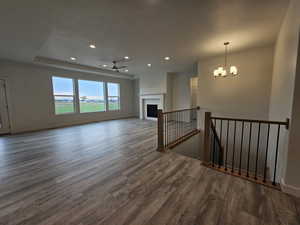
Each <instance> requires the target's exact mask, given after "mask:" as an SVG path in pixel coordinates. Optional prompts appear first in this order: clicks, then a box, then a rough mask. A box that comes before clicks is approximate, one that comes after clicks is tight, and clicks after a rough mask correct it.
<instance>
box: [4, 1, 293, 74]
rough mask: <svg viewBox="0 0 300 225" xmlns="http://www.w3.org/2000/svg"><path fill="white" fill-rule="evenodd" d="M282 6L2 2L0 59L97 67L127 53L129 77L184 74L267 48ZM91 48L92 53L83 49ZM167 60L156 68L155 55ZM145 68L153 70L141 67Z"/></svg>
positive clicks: (252, 3) (250, 3)
mask: <svg viewBox="0 0 300 225" xmlns="http://www.w3.org/2000/svg"><path fill="white" fill-rule="evenodd" d="M287 4H288V1H287V0H226V1H225V0H128V1H125V0H88V1H87V0H73V1H66V0H51V1H49V0H26V1H25V0H24V1H20V0H2V1H1V8H0V28H1V36H0V39H1V42H0V57H1V58H6V59H14V60H19V61H26V62H32V61H33V59H34V58H35V57H36V56H41V57H47V58H52V59H57V60H63V61H66V60H69V57H70V56H75V57H77V58H78V60H77V63H79V64H83V65H89V66H99V65H100V64H103V63H105V62H106V63H107V62H109V61H112V60H113V59H118V58H121V57H123V56H125V55H128V56H130V57H131V58H132V61H131V62H129V63H128V65H129V72H130V73H131V74H136V75H138V74H143V73H146V74H151V73H162V72H182V71H189V70H191V68H192V65H193V64H194V63H195V62H196V61H197V59H198V58H204V57H210V56H214V55H218V54H220V53H222V52H223V45H222V43H223V42H224V41H231V42H232V46H231V50H232V51H239V50H243V49H247V48H252V47H257V46H263V45H267V44H271V43H274V41H275V39H276V36H277V33H278V30H279V27H280V24H281V21H282V19H283V16H284V13H285V10H286V7H287ZM90 42H95V43H96V45H97V48H96V49H90V48H89V47H88V45H89V43H90ZM164 56H170V57H171V58H172V60H170V61H169V62H164V60H163V57H164ZM147 63H151V64H152V65H153V66H152V67H151V68H148V67H147V66H146V65H147Z"/></svg>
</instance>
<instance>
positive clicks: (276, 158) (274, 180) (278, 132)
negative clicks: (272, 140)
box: [272, 124, 280, 186]
mask: <svg viewBox="0 0 300 225" xmlns="http://www.w3.org/2000/svg"><path fill="white" fill-rule="evenodd" d="M279 137H280V124H278V130H277V140H276V153H275V165H274V166H275V167H274V176H273V182H272V184H273V185H274V186H275V185H276V170H277V160H278V146H279Z"/></svg>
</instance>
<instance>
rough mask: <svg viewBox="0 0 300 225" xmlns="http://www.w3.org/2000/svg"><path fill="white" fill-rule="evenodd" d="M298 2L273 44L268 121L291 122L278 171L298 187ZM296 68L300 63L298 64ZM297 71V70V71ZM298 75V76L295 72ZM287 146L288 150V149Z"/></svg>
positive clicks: (292, 5) (288, 12) (299, 7)
mask: <svg viewBox="0 0 300 225" xmlns="http://www.w3.org/2000/svg"><path fill="white" fill-rule="evenodd" d="M299 12H300V1H299V0H291V2H290V5H289V8H288V11H287V13H286V16H285V19H284V21H283V23H282V26H281V29H280V33H279V35H278V39H277V42H276V48H275V57H274V73H273V81H272V94H271V102H270V119H272V120H284V119H285V118H291V128H290V132H285V138H283V140H282V142H283V143H284V145H283V146H282V148H283V152H282V153H281V155H280V161H281V162H282V163H281V167H280V169H281V170H283V174H285V178H284V180H285V182H286V183H287V184H288V185H293V186H298V187H300V179H299V175H298V171H299V170H300V167H299V161H300V154H299V150H298V149H299V146H300V142H299V138H297V136H298V137H299V128H300V124H299V122H298V120H299V118H298V117H299V112H298V107H299V105H298V104H299V101H300V96H299V93H298V92H299V90H298V89H300V85H299V78H298V77H297V76H299V75H298V74H297V76H296V68H297V54H298V53H297V52H298V40H299V26H300V25H299V24H300V17H299ZM298 67H299V63H298ZM298 71H299V70H298ZM298 73H299V72H298ZM288 146H289V147H288Z"/></svg>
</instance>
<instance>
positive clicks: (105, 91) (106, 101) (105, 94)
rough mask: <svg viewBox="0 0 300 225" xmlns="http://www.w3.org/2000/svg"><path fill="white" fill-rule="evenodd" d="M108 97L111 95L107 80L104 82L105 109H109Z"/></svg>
mask: <svg viewBox="0 0 300 225" xmlns="http://www.w3.org/2000/svg"><path fill="white" fill-rule="evenodd" d="M108 98H109V96H108V88H107V82H104V99H105V111H109V103H108Z"/></svg>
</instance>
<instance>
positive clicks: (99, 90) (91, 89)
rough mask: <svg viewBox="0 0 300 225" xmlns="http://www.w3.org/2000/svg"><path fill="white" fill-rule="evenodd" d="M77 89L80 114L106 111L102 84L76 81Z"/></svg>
mask: <svg viewBox="0 0 300 225" xmlns="http://www.w3.org/2000/svg"><path fill="white" fill-rule="evenodd" d="M78 89H79V101H80V112H81V113H86V112H103V111H106V106H105V99H104V84H103V82H99V81H89V80H78Z"/></svg>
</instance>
